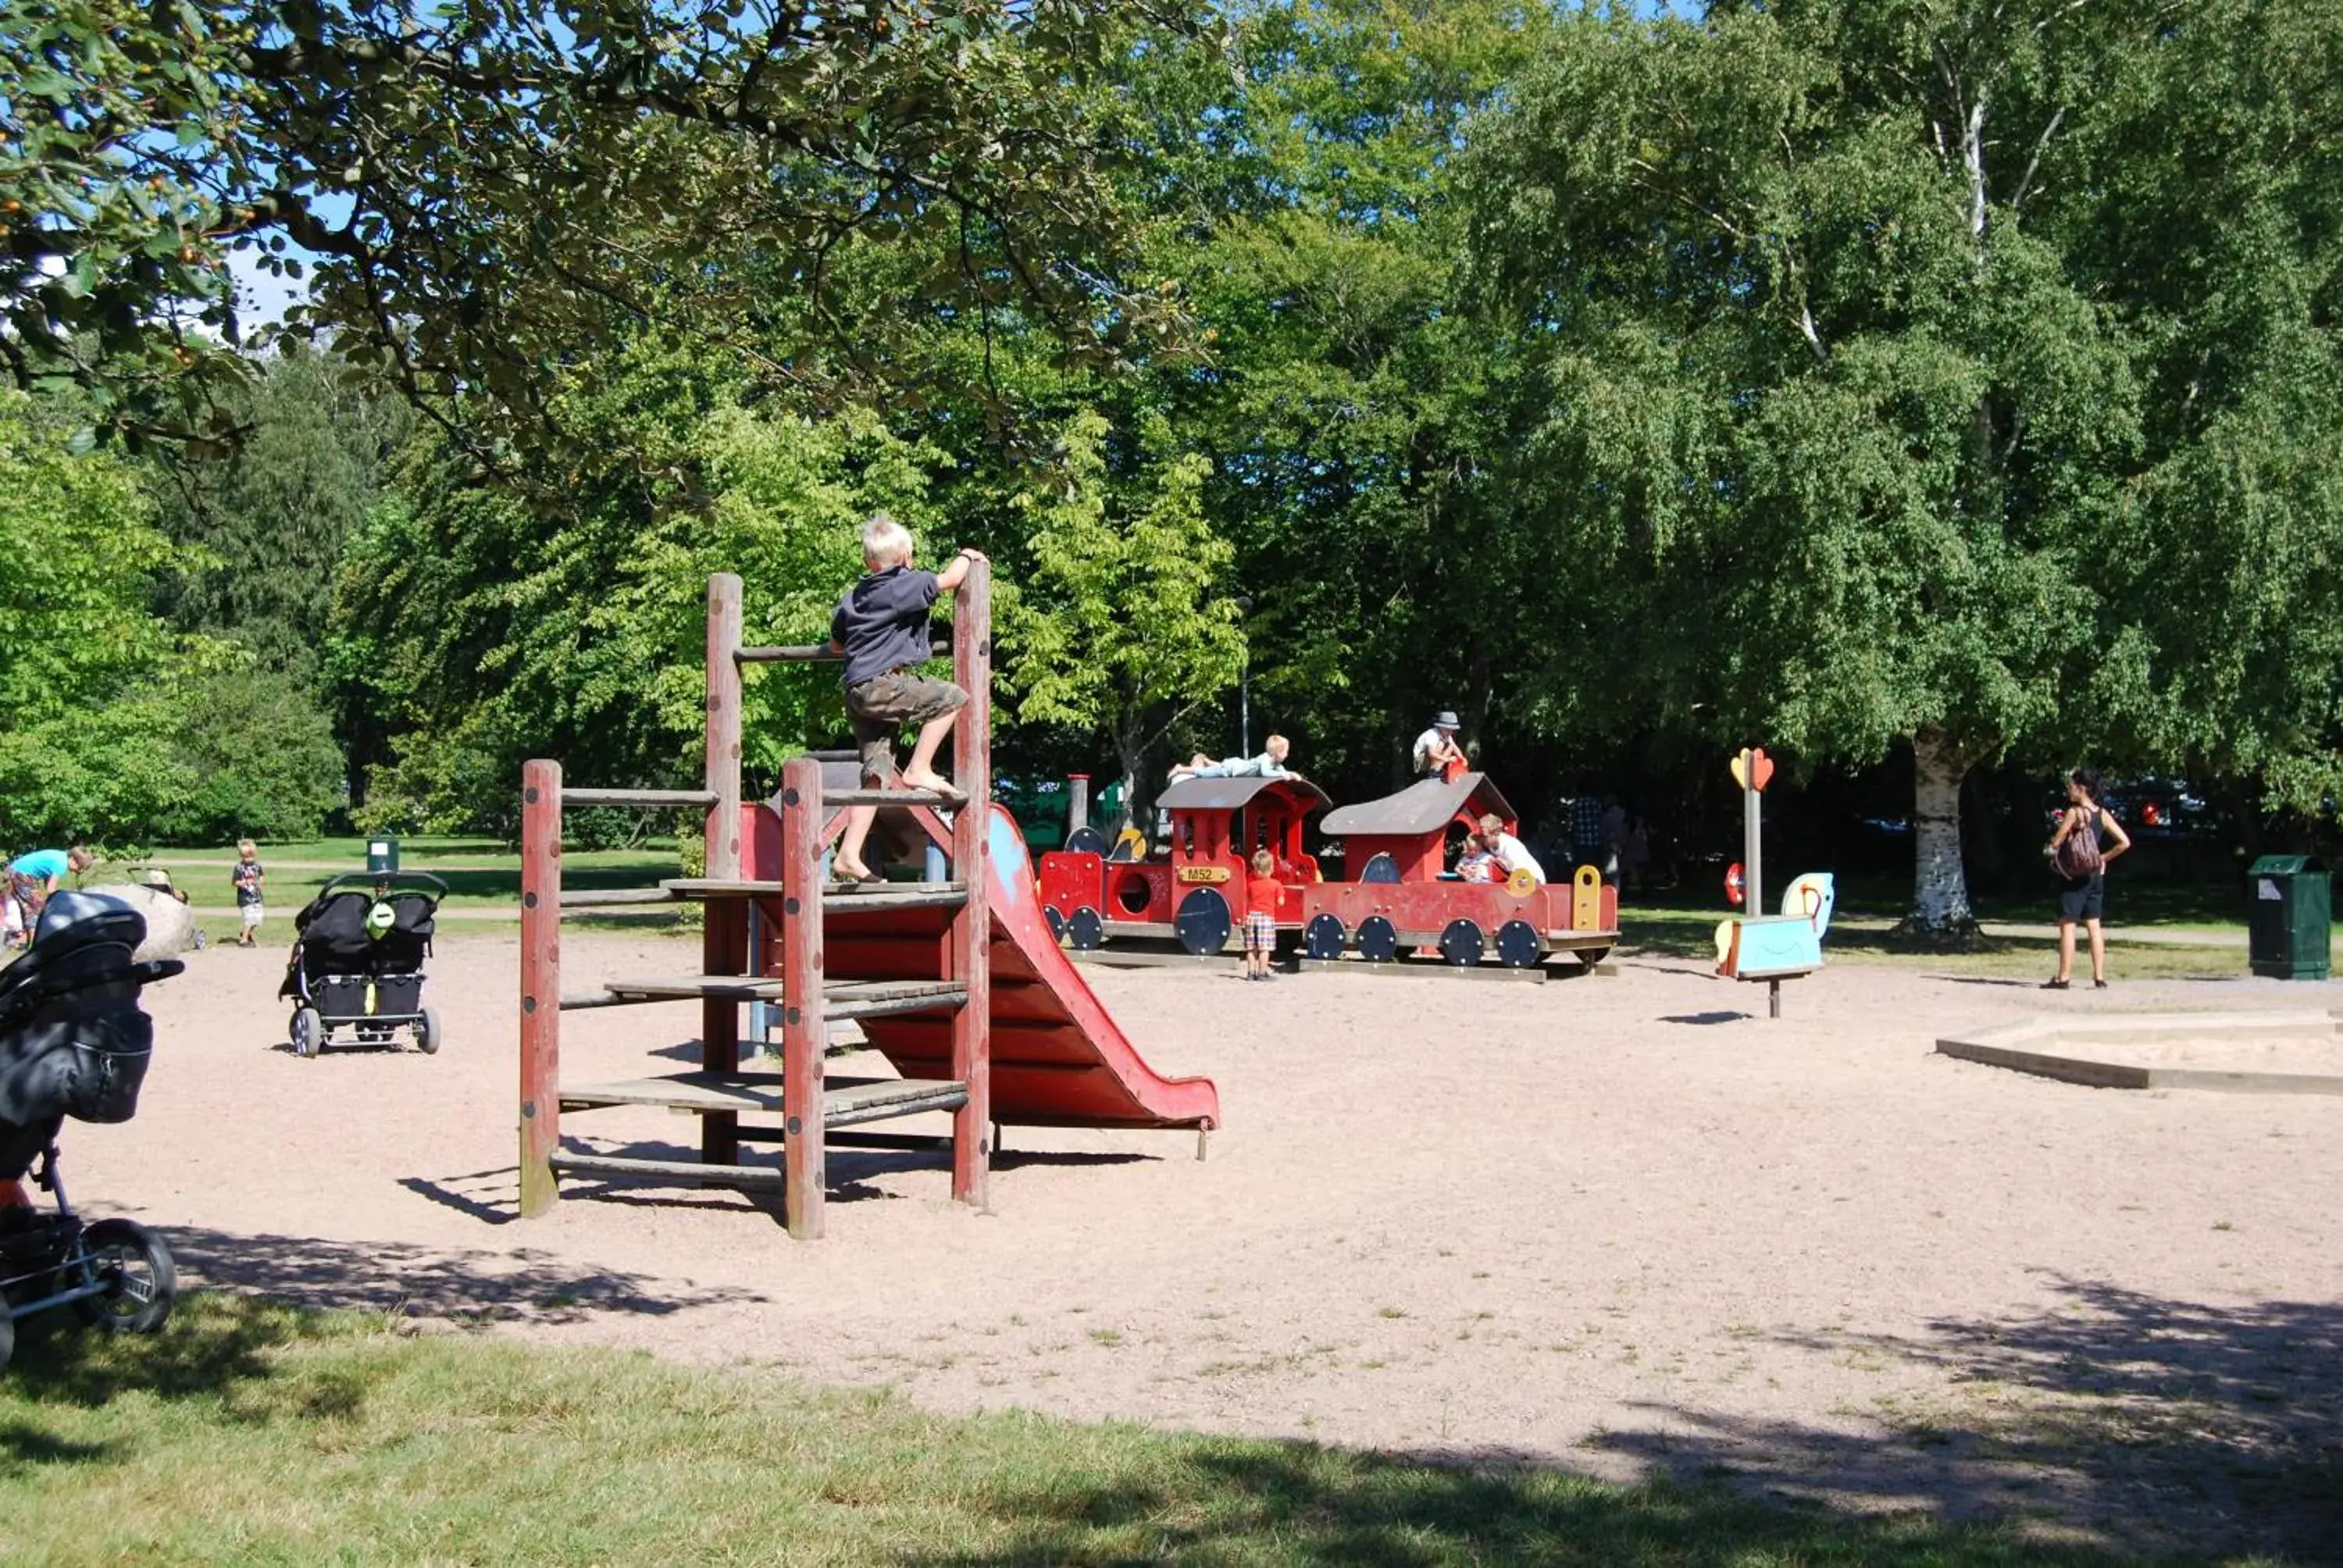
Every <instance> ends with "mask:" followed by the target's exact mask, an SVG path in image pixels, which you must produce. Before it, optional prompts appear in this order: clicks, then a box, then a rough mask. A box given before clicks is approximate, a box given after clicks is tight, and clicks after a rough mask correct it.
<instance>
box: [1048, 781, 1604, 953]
mask: <svg viewBox="0 0 2343 1568" xmlns="http://www.w3.org/2000/svg"><path fill="white" fill-rule="evenodd" d="M1157 804H1158V805H1159V806H1161V808H1162V809H1164V810H1165V811H1166V812H1167V813H1168V814H1169V817H1170V819H1171V833H1170V837H1169V842H1168V843H1167V844H1166V845H1164V846H1162V847H1161V849H1159V851H1158V854H1157V855H1156V856H1154V857H1150V858H1148V859H1140V858H1138V857H1136V856H1135V855H1133V854H1132V853H1131V851H1130V850H1128V849H1121V848H1118V849H1117V850H1116V851H1115V852H1114V853H1112V854H1110V853H1108V852H1107V851H1106V848H1105V845H1104V844H1103V842H1102V841H1101V839H1099V838H1098V836H1097V835H1096V833H1095V831H1094V830H1093V831H1091V832H1088V833H1084V834H1077V835H1075V836H1074V837H1073V838H1072V839H1070V840H1069V843H1068V847H1067V848H1066V849H1061V850H1058V851H1054V852H1052V853H1050V854H1046V855H1043V856H1042V857H1041V903H1042V907H1043V909H1044V910H1046V911H1047V913H1048V916H1049V920H1050V923H1051V928H1052V929H1053V930H1056V931H1057V932H1058V933H1059V935H1060V937H1061V940H1064V941H1065V942H1066V943H1067V944H1068V945H1069V946H1071V947H1073V948H1077V949H1089V948H1097V947H1100V946H1102V945H1103V944H1104V943H1106V942H1107V941H1110V940H1115V939H1117V938H1167V937H1168V938H1174V939H1176V940H1178V941H1179V943H1180V945H1181V947H1182V948H1183V949H1184V950H1187V951H1189V952H1191V953H1196V954H1200V955H1201V954H1206V953H1215V952H1219V951H1221V950H1222V949H1223V948H1224V947H1225V946H1226V945H1227V944H1228V942H1229V940H1230V937H1231V935H1232V932H1234V931H1235V930H1237V929H1238V928H1239V927H1240V925H1241V924H1242V913H1243V909H1242V904H1243V897H1244V895H1243V887H1244V883H1245V879H1246V877H1247V875H1248V871H1247V869H1246V864H1245V862H1246V860H1247V859H1248V858H1249V857H1250V856H1251V855H1252V852H1253V851H1254V850H1255V849H1268V850H1269V851H1270V853H1271V855H1272V857H1273V858H1274V859H1275V860H1276V862H1277V869H1276V876H1277V879H1278V881H1279V882H1280V884H1281V885H1282V888H1283V893H1282V896H1281V897H1280V899H1279V900H1278V907H1277V924H1278V927H1279V929H1280V930H1282V931H1288V932H1292V933H1294V934H1295V939H1294V940H1295V945H1296V946H1297V947H1298V948H1299V950H1300V952H1301V954H1302V957H1304V958H1307V959H1311V960H1319V961H1327V960H1336V959H1340V958H1342V956H1343V955H1344V954H1345V953H1346V952H1349V951H1353V950H1355V952H1356V953H1357V955H1358V956H1359V958H1361V959H1363V960H1365V961H1367V962H1369V963H1391V962H1393V961H1395V960H1400V959H1401V958H1403V957H1404V956H1411V955H1423V956H1426V957H1431V956H1436V957H1438V958H1439V959H1440V960H1443V961H1444V962H1446V963H1448V964H1450V965H1453V966H1454V967H1456V968H1460V969H1462V968H1469V967H1471V966H1473V965H1475V964H1478V963H1480V962H1481V961H1482V960H1483V958H1484V956H1486V955H1487V954H1489V953H1490V952H1491V951H1492V950H1493V951H1494V953H1495V956H1496V958H1497V960H1498V961H1499V962H1501V963H1503V964H1504V965H1506V966H1508V967H1510V968H1514V969H1528V968H1531V967H1533V966H1534V965H1536V964H1539V963H1541V962H1543V961H1544V960H1545V959H1546V958H1547V957H1548V956H1549V955H1551V954H1553V953H1556V952H1570V953H1573V954H1574V955H1575V956H1576V957H1577V958H1578V959H1579V960H1580V961H1581V962H1582V963H1584V964H1585V965H1587V966H1588V967H1590V968H1591V967H1593V966H1594V964H1596V963H1598V962H1600V961H1601V960H1602V959H1603V957H1604V955H1605V954H1606V953H1608V952H1609V951H1610V950H1611V949H1612V947H1613V946H1614V944H1615V943H1616V942H1617V941H1618V940H1619V930H1618V926H1619V894H1618V890H1617V889H1615V888H1613V887H1610V886H1608V885H1606V884H1605V883H1604V881H1603V879H1602V877H1601V875H1600V874H1599V873H1598V872H1596V871H1595V870H1594V868H1593V867H1584V868H1581V869H1580V871H1579V873H1578V875H1577V876H1576V877H1575V878H1574V879H1573V880H1572V881H1570V882H1568V883H1561V884H1557V883H1552V882H1540V881H1538V880H1537V879H1535V878H1534V877H1532V876H1529V875H1527V874H1526V873H1523V874H1520V875H1516V876H1515V877H1513V878H1512V879H1507V880H1503V881H1494V882H1470V881H1464V880H1462V879H1458V878H1456V877H1454V876H1453V875H1450V874H1448V873H1447V872H1446V869H1445V867H1446V863H1447V855H1448V846H1449V843H1450V840H1451V839H1452V837H1454V836H1458V835H1461V834H1462V833H1463V832H1466V831H1470V830H1471V829H1473V826H1474V825H1476V824H1477V823H1478V822H1479V820H1480V819H1481V818H1482V817H1483V816H1485V815H1490V814H1493V815H1495V816H1497V817H1498V818H1500V819H1503V822H1504V823H1505V825H1506V829H1507V830H1508V831H1515V830H1517V829H1516V827H1515V824H1516V823H1517V821H1518V819H1517V817H1516V815H1515V813H1514V811H1513V808H1512V806H1510V805H1509V804H1508V803H1507V802H1506V800H1505V799H1504V797H1503V794H1502V793H1500V792H1499V790H1498V789H1497V787H1496V785H1495V784H1494V783H1493V781H1492V780H1491V779H1489V777H1488V776H1487V775H1486V774H1483V773H1472V772H1462V771H1460V772H1456V773H1454V774H1453V776H1451V777H1448V778H1441V779H1419V780H1418V781H1417V782H1415V783H1413V784H1412V785H1410V786H1409V787H1408V788H1406V789H1402V790H1401V791H1399V792H1398V793H1397V794H1395V795H1389V796H1385V797H1384V798H1383V799H1380V800H1369V801H1363V802H1361V803H1359V804H1357V805H1353V806H1345V807H1342V808H1339V809H1333V810H1331V811H1329V812H1328V813H1327V815H1326V817H1325V818H1324V819H1323V820H1322V822H1321V823H1320V824H1319V827H1320V831H1321V832H1322V834H1323V835H1324V836H1325V837H1326V838H1327V839H1341V840H1342V845H1343V856H1342V864H1343V868H1344V875H1343V876H1342V879H1337V880H1333V881H1328V880H1326V879H1324V876H1323V873H1322V869H1321V868H1320V866H1319V863H1318V860H1317V859H1315V858H1314V857H1313V856H1312V855H1310V854H1309V853H1308V852H1307V851H1306V850H1305V849H1303V845H1302V829H1303V826H1304V824H1305V823H1306V821H1307V819H1309V818H1310V816H1311V815H1312V813H1314V812H1316V811H1318V810H1320V809H1324V808H1326V807H1328V806H1330V805H1331V804H1332V802H1330V801H1329V800H1328V799H1327V797H1326V794H1325V792H1324V791H1323V790H1322V789H1319V788H1318V787H1317V786H1316V785H1315V784H1312V783H1311V782H1310V781H1309V780H1308V779H1302V778H1300V777H1298V776H1295V775H1292V774H1287V775H1284V776H1282V777H1277V778H1267V779H1263V778H1240V779H1182V781H1180V782H1179V783H1176V784H1173V785H1171V786H1169V787H1168V788H1166V789H1164V791H1163V793H1162V794H1161V796H1160V797H1158V799H1157Z"/></svg>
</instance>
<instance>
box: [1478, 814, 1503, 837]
mask: <svg viewBox="0 0 2343 1568" xmlns="http://www.w3.org/2000/svg"><path fill="white" fill-rule="evenodd" d="M1504 830H1505V819H1503V817H1500V816H1498V815H1497V814H1496V813H1495V812H1494V811H1492V812H1490V813H1489V814H1488V815H1487V816H1485V817H1483V818H1482V819H1481V831H1482V833H1483V836H1484V837H1487V838H1491V839H1493V838H1495V837H1496V836H1497V835H1498V834H1500V833H1502V832H1503V831H1504Z"/></svg>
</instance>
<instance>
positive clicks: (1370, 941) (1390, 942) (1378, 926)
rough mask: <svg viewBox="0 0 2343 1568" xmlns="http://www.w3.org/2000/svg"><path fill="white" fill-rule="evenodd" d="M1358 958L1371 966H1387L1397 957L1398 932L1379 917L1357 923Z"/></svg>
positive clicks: (1370, 917)
mask: <svg viewBox="0 0 2343 1568" xmlns="http://www.w3.org/2000/svg"><path fill="white" fill-rule="evenodd" d="M1359 956H1360V957H1361V958H1363V959H1364V960H1367V961H1368V962H1369V963H1371V964H1387V963H1389V962H1391V961H1392V960H1393V959H1395V958H1397V957H1399V930H1398V929H1397V928H1396V927H1394V926H1393V924H1392V923H1391V921H1389V920H1385V919H1384V918H1383V916H1381V915H1369V916H1368V917H1367V918H1366V919H1365V920H1361V921H1360V922H1359Z"/></svg>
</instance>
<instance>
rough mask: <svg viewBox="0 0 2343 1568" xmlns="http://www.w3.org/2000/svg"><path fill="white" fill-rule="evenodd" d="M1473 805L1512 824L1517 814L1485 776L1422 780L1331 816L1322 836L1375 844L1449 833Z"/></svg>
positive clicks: (1325, 819) (1321, 823) (1322, 823)
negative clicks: (1352, 836) (1450, 826)
mask: <svg viewBox="0 0 2343 1568" xmlns="http://www.w3.org/2000/svg"><path fill="white" fill-rule="evenodd" d="M1475 804H1477V805H1478V806H1479V808H1480V809H1481V810H1482V811H1494V812H1495V813H1496V814H1497V815H1498V816H1500V817H1503V819H1505V820H1507V821H1508V822H1510V821H1513V820H1514V816H1513V808H1512V807H1511V806H1509V805H1507V804H1506V803H1505V798H1504V796H1503V795H1502V794H1500V793H1498V791H1497V787H1496V785H1494V784H1493V783H1492V782H1490V780H1489V776H1488V775H1487V774H1486V773H1466V774H1463V775H1461V776H1459V777H1458V778H1456V779H1453V780H1452V779H1417V780H1416V781H1415V782H1414V783H1413V784H1411V785H1409V786H1408V787H1407V788H1406V789H1403V790H1401V791H1400V792H1399V793H1398V794H1396V795H1386V796H1384V797H1383V799H1380V800H1362V801H1360V802H1359V803H1358V804H1357V805H1355V806H1344V807H1342V808H1341V809H1338V810H1333V811H1329V812H1327V813H1326V815H1325V816H1324V817H1323V818H1322V819H1320V821H1319V823H1318V830H1319V831H1320V832H1322V833H1329V834H1332V835H1334V836H1336V837H1343V836H1347V835H1350V834H1353V833H1356V834H1358V835H1360V836H1362V837H1363V838H1371V839H1413V838H1416V837H1419V836H1421V835H1423V834H1425V833H1438V832H1443V831H1445V830H1446V829H1447V827H1448V824H1449V823H1451V822H1453V821H1454V820H1455V819H1456V817H1457V814H1458V813H1459V812H1461V811H1463V809H1465V807H1466V806H1468V805H1475Z"/></svg>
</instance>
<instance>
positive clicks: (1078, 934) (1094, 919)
mask: <svg viewBox="0 0 2343 1568" xmlns="http://www.w3.org/2000/svg"><path fill="white" fill-rule="evenodd" d="M1066 932H1067V934H1068V935H1069V936H1071V938H1072V939H1073V943H1074V946H1076V947H1078V948H1080V949H1081V950H1082V951H1084V952H1086V953H1087V952H1092V951H1095V950H1097V948H1098V947H1099V945H1100V944H1101V942H1103V941H1104V940H1106V922H1105V921H1103V920H1100V919H1099V912H1098V911H1097V910H1094V909H1091V907H1090V906H1089V905H1088V904H1084V905H1083V906H1082V907H1081V909H1079V910H1075V911H1074V918H1073V919H1072V920H1068V921H1067V922H1066Z"/></svg>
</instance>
